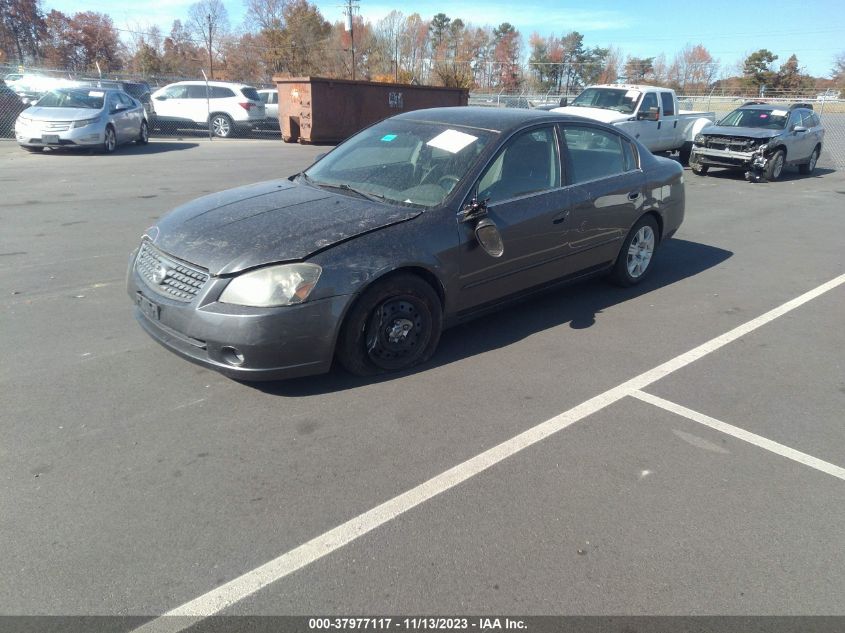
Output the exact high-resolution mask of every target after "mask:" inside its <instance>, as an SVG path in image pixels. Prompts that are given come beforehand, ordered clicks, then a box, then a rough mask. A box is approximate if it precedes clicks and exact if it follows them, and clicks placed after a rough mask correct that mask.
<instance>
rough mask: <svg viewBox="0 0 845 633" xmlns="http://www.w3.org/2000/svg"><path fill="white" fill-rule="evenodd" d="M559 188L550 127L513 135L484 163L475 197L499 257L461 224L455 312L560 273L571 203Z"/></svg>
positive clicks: (555, 142)
mask: <svg viewBox="0 0 845 633" xmlns="http://www.w3.org/2000/svg"><path fill="white" fill-rule="evenodd" d="M561 182H562V181H561V165H560V150H559V142H558V135H557V130H556V128H555V126H554V125H543V126H539V127H535V128H532V129H530V130H527V131H523V132H520V133H517V134H516V135H514V136H513V137H511V138H510V139H509V140H508V141H507V143H506V144H505V145H504V146H503V147H502V149H501V150H499V152H498V153H497V155H496V156H495V157H494V158H493V159H492V160H491V161H490V162H489V163H488V165H487V166H486V167H485V169H484V170H483V171H482V173H481V176H480V177H479V179H478V180H477V181H476V184H475V185H474V186H473V189H472V191H473V192H474V193H475V194H476V195H477V199H478V200H486V201H487V203H486V204H487V219H488V220H490V221H492V222H493V223H495V225H496V227H497V228H498V231H499V234H500V235H501V239H502V243H503V245H504V251H503V253H502V254H501V256H499V257H494V256H491V255H490V254H488V253H487V252H486V251H485V250H484V249H483V248H481V246H480V245H479V244H478V241H477V239H476V237H475V234H474V223H473V222H461V223H460V224H459V231H460V256H459V261H460V263H459V285H460V293H458V299H457V305H456V308H457V310H458V311H459V312H466V311H471V310H472V309H473V308H476V307H479V306H483V305H485V304H488V303H492V302H495V301H497V300H499V299H501V298H502V297H505V296H507V295H511V294H514V293H518V292H520V291H522V290H525V289H528V288H531V287H534V286H539V285H542V284H544V283H547V282H549V281H551V280H554V279H556V278H558V277H560V276H562V275H563V274H564V270H565V264H564V262H563V258H564V257H565V256H566V255H567V253H568V244H567V232H568V230H569V218H568V215H569V213H568V210H569V203H570V201H569V194H568V191H567V190H566V189H565V188H563V187H561ZM471 195H472V194H471Z"/></svg>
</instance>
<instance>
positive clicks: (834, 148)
mask: <svg viewBox="0 0 845 633" xmlns="http://www.w3.org/2000/svg"><path fill="white" fill-rule="evenodd" d="M576 96H577V95H575V94H572V95H561V94H552V93H549V92H546V93H537V92H522V93H519V94H506V93H478V92H474V93H471V94H470V98H469V105H477V106H490V107H499V108H505V107H507V108H548V107H551V106H557V105H560V103H561V100H562V99H563V98H564V97H566V98H567V99H568V100H569V101H570V102H571V101H572V99H573V98H575V97H576ZM752 99H753V100H754V101H765V102H766V103H772V104H781V105H783V106H784V107H788V106H789V105H790V104H792V103H809V104H811V105H812V106H813V110H814V111H815V112H816V113H818V115H819V118H821V121H822V125H823V126H824V128H825V136H824V145H823V147H822V155H821V158H820V160H819V166H821V167H827V168H836V169H845V100H844V99H834V98H832V97H830V96H829V95H824V96H815V95H814V96H811V97H808V96H803V97H802V96H800V95H795V94H783V95H776V96H767V97H764V98H758V97H753V96H748V95H743V96H728V95H685V96H684V95H679V96H678V103H679V105H680V107H681V109H682V110H696V111H703V112H713V113H715V115H716V119H717V120H718V119H721V118H722V117H724V116H725V115H726V114H728V113H729V112H730V111H731V110H734V109H735V108H738V107H739V106H741V105H742V104H743V103H746V102H747V101H750V100H752Z"/></svg>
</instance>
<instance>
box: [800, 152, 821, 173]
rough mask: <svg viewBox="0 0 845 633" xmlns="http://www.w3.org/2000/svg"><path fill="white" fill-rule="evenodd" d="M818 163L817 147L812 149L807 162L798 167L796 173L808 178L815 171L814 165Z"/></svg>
mask: <svg viewBox="0 0 845 633" xmlns="http://www.w3.org/2000/svg"><path fill="white" fill-rule="evenodd" d="M817 162H819V146H818V145H816V147H815V148H814V149H813V153H812V154H810V160H808V161H807V162H806V163H804V164H803V165H798V171H799V172H800V173H802V174H803V175H805V176H809V175H810V174H812V173H813V172H814V171H815V169H816V163H817Z"/></svg>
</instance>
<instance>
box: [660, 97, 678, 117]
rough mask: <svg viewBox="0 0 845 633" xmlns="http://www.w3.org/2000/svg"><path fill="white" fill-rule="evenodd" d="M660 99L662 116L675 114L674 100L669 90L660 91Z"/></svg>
mask: <svg viewBox="0 0 845 633" xmlns="http://www.w3.org/2000/svg"><path fill="white" fill-rule="evenodd" d="M660 100H661V101H662V102H663V116H672V115H673V114H675V100H674V99H673V98H672V93H671V92H661V93H660Z"/></svg>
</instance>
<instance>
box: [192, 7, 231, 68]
mask: <svg viewBox="0 0 845 633" xmlns="http://www.w3.org/2000/svg"><path fill="white" fill-rule="evenodd" d="M188 27H189V28H190V29H191V32H192V33H193V34H194V35H195V36H198V37H199V38H200V40H201V41H202V42H203V44H204V45H205V50H206V51H208V74H209V77H210V78H211V79H214V44H215V43H217V44H218V45H219V43H220V41H221V40H222V38H223V36H224V35H225V34H226V33H227V32H228V31H229V14H228V12H227V11H226V6H225V5H224V4H223V3H222V2H221V0H200V1H199V2H196V3H194V4H192V5H191V6H190V7H189V8H188Z"/></svg>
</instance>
